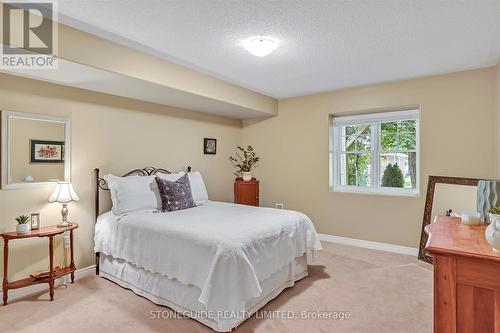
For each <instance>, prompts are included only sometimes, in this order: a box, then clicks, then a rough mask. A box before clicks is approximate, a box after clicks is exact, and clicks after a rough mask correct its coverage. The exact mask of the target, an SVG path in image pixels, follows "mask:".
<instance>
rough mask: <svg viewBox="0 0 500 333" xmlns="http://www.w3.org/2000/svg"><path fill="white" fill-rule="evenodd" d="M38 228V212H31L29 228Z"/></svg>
mask: <svg viewBox="0 0 500 333" xmlns="http://www.w3.org/2000/svg"><path fill="white" fill-rule="evenodd" d="M36 229H40V213H33V214H31V230H36Z"/></svg>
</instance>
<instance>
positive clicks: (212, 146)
mask: <svg viewBox="0 0 500 333" xmlns="http://www.w3.org/2000/svg"><path fill="white" fill-rule="evenodd" d="M203 153H204V154H208V155H215V154H216V153H217V139H210V138H205V139H203Z"/></svg>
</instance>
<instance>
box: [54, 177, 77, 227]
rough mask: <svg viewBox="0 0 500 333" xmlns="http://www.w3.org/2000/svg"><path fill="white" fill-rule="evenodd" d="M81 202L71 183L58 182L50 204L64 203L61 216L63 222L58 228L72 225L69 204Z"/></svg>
mask: <svg viewBox="0 0 500 333" xmlns="http://www.w3.org/2000/svg"><path fill="white" fill-rule="evenodd" d="M78 200H80V199H79V198H78V195H76V192H75V190H74V189H73V186H72V185H71V183H69V182H58V183H57V185H56V188H55V189H54V192H53V193H52V195H51V196H50V198H49V202H59V203H62V205H63V207H62V211H61V216H62V222H61V223H59V224H58V225H57V226H58V227H61V228H64V227H68V226H70V225H71V224H70V223H68V207H67V204H68V203H70V202H71V201H78Z"/></svg>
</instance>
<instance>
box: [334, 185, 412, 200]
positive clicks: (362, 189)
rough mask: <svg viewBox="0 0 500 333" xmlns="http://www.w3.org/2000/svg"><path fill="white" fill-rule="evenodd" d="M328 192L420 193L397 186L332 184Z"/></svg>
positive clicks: (400, 194)
mask: <svg viewBox="0 0 500 333" xmlns="http://www.w3.org/2000/svg"><path fill="white" fill-rule="evenodd" d="M330 192H337V193H354V194H374V195H386V196H399V197H415V198H418V197H419V196H420V193H419V192H418V190H416V189H404V190H402V189H399V188H387V187H384V188H371V187H357V186H334V187H330Z"/></svg>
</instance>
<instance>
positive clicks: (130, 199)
mask: <svg viewBox="0 0 500 333" xmlns="http://www.w3.org/2000/svg"><path fill="white" fill-rule="evenodd" d="M104 180H106V182H107V183H108V187H109V190H110V192H111V201H112V203H113V209H112V211H113V213H114V214H115V215H122V214H125V213H128V212H133V211H136V210H157V209H158V208H159V200H158V197H157V195H156V194H155V192H157V191H156V190H155V188H156V187H157V185H156V182H155V177H154V176H130V177H118V176H114V175H111V174H110V175H106V176H104Z"/></svg>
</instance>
